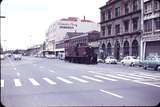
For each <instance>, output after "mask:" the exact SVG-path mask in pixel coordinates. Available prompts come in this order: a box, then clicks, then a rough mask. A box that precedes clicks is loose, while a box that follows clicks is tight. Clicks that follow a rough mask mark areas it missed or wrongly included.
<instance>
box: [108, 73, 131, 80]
mask: <svg viewBox="0 0 160 107" xmlns="http://www.w3.org/2000/svg"><path fill="white" fill-rule="evenodd" d="M105 76H109V77H112V78H117V79H122V80H130V79H128V78H123V77H118V76H114V75H110V74H106V75H105Z"/></svg>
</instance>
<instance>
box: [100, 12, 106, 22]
mask: <svg viewBox="0 0 160 107" xmlns="http://www.w3.org/2000/svg"><path fill="white" fill-rule="evenodd" d="M101 18H102V21H105V13H104V12H102V13H101Z"/></svg>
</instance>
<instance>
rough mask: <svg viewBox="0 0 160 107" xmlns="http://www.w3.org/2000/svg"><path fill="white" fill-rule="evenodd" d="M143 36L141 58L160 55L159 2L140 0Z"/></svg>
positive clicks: (156, 0)
mask: <svg viewBox="0 0 160 107" xmlns="http://www.w3.org/2000/svg"><path fill="white" fill-rule="evenodd" d="M142 1H143V3H142V7H143V13H142V15H143V19H142V23H143V36H142V41H141V47H142V49H141V53H142V54H141V56H142V58H143V59H144V58H145V57H146V56H150V55H160V1H159V0H142Z"/></svg>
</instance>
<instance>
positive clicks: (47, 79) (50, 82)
mask: <svg viewBox="0 0 160 107" xmlns="http://www.w3.org/2000/svg"><path fill="white" fill-rule="evenodd" d="M43 79H44V80H45V81H46V82H48V83H49V84H52V85H55V84H56V83H55V82H54V81H52V80H51V79H49V78H43Z"/></svg>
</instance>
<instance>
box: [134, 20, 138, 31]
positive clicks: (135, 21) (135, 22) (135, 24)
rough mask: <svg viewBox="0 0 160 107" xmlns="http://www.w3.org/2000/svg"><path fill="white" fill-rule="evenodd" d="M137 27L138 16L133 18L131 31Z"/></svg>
mask: <svg viewBox="0 0 160 107" xmlns="http://www.w3.org/2000/svg"><path fill="white" fill-rule="evenodd" d="M137 29H138V18H133V31H135V30H137Z"/></svg>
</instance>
